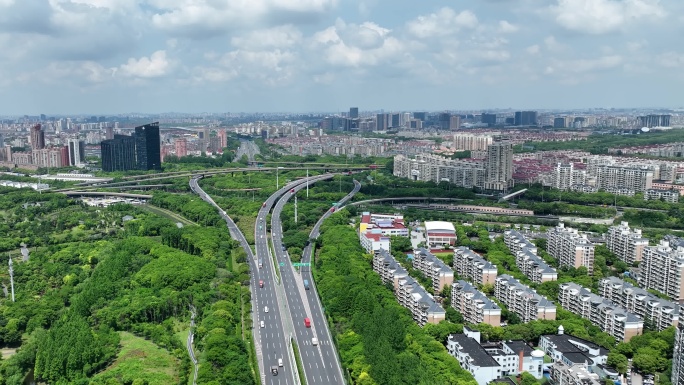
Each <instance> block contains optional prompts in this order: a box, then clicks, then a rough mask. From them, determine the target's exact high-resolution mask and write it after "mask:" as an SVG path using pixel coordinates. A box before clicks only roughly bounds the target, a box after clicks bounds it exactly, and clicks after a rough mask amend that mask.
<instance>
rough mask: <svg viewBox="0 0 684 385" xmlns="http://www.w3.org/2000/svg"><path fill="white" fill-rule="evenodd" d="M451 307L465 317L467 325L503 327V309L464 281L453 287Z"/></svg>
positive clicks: (454, 284) (455, 283) (456, 283)
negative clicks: (481, 324) (482, 324)
mask: <svg viewBox="0 0 684 385" xmlns="http://www.w3.org/2000/svg"><path fill="white" fill-rule="evenodd" d="M451 306H452V307H453V308H454V309H456V310H458V312H459V313H461V314H462V315H463V319H464V320H465V322H467V323H471V324H479V323H486V324H489V325H492V326H501V308H500V307H499V306H498V305H497V304H496V303H495V302H494V301H492V300H490V299H489V298H487V296H486V295H485V294H484V293H482V292H481V291H479V290H477V289H476V288H475V286H473V285H471V284H469V283H468V282H466V281H464V280H458V281H457V282H454V283H453V284H452V285H451Z"/></svg>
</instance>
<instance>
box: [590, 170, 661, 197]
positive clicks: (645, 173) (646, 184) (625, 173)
mask: <svg viewBox="0 0 684 385" xmlns="http://www.w3.org/2000/svg"><path fill="white" fill-rule="evenodd" d="M652 183H653V171H652V170H651V169H649V168H646V167H636V166H627V167H623V166H612V165H599V166H597V167H596V187H598V189H599V190H608V189H609V188H615V187H618V188H623V189H629V190H633V191H636V192H644V191H646V190H648V189H650V188H651V185H652Z"/></svg>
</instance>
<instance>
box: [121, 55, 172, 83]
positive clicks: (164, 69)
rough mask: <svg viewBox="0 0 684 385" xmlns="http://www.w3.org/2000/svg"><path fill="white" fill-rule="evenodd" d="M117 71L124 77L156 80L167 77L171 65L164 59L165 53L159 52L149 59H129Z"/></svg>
mask: <svg viewBox="0 0 684 385" xmlns="http://www.w3.org/2000/svg"><path fill="white" fill-rule="evenodd" d="M119 69H120V72H121V73H122V74H123V75H124V76H130V77H138V78H157V77H161V76H165V75H168V73H169V72H170V70H171V63H170V62H169V60H168V59H167V58H166V51H164V50H160V51H156V52H154V53H153V54H152V55H150V57H149V58H148V57H141V58H140V59H134V58H130V59H128V62H127V63H126V64H122V65H121V66H120V67H119Z"/></svg>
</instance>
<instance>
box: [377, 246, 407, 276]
mask: <svg viewBox="0 0 684 385" xmlns="http://www.w3.org/2000/svg"><path fill="white" fill-rule="evenodd" d="M375 257H376V258H380V259H382V260H383V263H385V264H387V265H388V266H387V267H388V269H390V270H394V271H395V273H394V274H395V275H403V276H407V275H408V272H407V271H406V269H404V267H403V266H402V265H401V264H400V263H399V262H397V260H396V259H394V257H393V256H392V255H391V254H390V253H389V251H387V250H385V249H380V250H378V251H376V252H375Z"/></svg>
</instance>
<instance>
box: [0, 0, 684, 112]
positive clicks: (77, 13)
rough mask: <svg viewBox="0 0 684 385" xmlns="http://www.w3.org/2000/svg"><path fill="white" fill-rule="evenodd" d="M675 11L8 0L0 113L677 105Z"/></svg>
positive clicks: (600, 4)
mask: <svg viewBox="0 0 684 385" xmlns="http://www.w3.org/2000/svg"><path fill="white" fill-rule="evenodd" d="M389 10H391V12H388V11H389ZM682 11H684V4H680V3H679V2H673V1H669V2H664V1H658V0H629V1H617V0H593V1H589V0H555V1H553V2H545V1H541V0H522V1H517V2H515V5H512V3H511V2H505V1H496V0H487V1H481V2H477V3H475V4H466V5H453V4H450V3H448V2H446V1H436V0H430V1H425V2H421V4H420V7H417V6H416V5H415V3H413V2H409V1H407V0H403V1H390V0H372V1H357V2H341V1H336V0H296V1H295V0H291V1H284V0H258V1H251V2H240V3H239V4H236V3H227V4H225V5H223V7H222V8H217V6H216V5H211V2H209V1H193V2H191V1H189V0H174V1H163V2H162V1H158V0H146V1H142V2H135V1H123V0H122V1H102V0H55V1H50V2H49V3H48V2H44V3H42V4H37V3H36V2H19V1H16V0H5V1H0V15H2V16H0V47H2V48H3V51H4V52H6V55H3V57H2V58H0V64H1V65H0V67H1V68H2V71H0V75H2V76H1V78H2V80H1V81H0V90H2V93H0V95H2V97H0V105H2V106H3V108H0V115H10V116H16V115H23V114H32V113H36V112H38V111H40V112H41V113H46V114H50V115H55V114H64V113H72V114H81V113H86V112H87V111H93V112H98V113H103V114H120V113H126V112H131V111H149V112H152V113H155V112H164V111H185V112H189V113H199V112H222V111H232V112H237V111H242V112H277V111H279V112H282V111H346V110H348V106H358V107H359V109H360V110H361V111H374V110H379V109H385V110H394V111H397V110H428V111H439V110H471V109H479V110H490V109H499V108H500V109H507V108H512V109H516V110H527V109H534V110H543V109H553V108H566V109H578V108H591V107H592V106H595V107H604V108H610V107H620V108H653V107H656V106H662V107H663V108H680V107H682V106H684V100H683V99H682V97H681V96H680V95H679V94H678V93H677V90H678V89H679V88H681V86H682V84H684V76H683V75H682V74H681V71H680V68H681V67H682V66H683V65H684V51H682V50H678V49H677V45H676V44H674V41H675V40H674V36H680V35H681V34H682V32H684V23H682V21H683V20H684V18H683V17H682V16H680V15H682V14H684V12H682ZM103 26H107V27H104V28H103Z"/></svg>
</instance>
